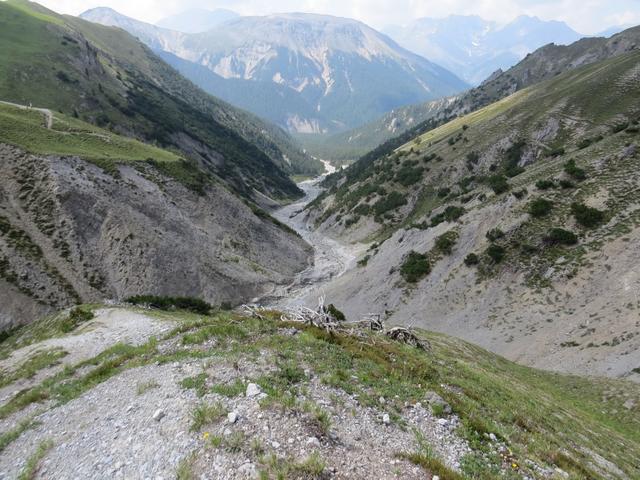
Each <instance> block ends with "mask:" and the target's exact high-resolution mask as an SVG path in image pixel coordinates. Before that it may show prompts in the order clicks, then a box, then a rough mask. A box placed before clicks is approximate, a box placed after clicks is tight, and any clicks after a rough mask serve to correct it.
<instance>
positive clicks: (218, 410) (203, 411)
mask: <svg viewBox="0 0 640 480" xmlns="http://www.w3.org/2000/svg"><path fill="white" fill-rule="evenodd" d="M226 414H227V409H226V408H225V406H224V405H222V404H221V403H220V402H215V403H204V402H203V403H201V404H200V405H198V406H197V407H196V408H195V409H194V410H193V411H192V412H191V431H192V432H197V431H200V430H201V429H202V427H204V426H205V425H208V424H210V423H213V422H215V421H217V420H219V419H220V418H222V417H223V416H225V415H226Z"/></svg>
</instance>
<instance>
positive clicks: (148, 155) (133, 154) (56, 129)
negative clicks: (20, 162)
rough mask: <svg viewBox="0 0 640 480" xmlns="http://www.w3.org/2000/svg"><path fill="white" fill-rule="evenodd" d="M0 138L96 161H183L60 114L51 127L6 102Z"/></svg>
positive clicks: (36, 115) (40, 116) (0, 107)
mask: <svg viewBox="0 0 640 480" xmlns="http://www.w3.org/2000/svg"><path fill="white" fill-rule="evenodd" d="M0 140H1V141H2V142H5V143H9V144H11V145H16V146H18V147H21V148H23V149H24V150H27V151H28V152H32V153H39V154H51V155H61V156H62V155H77V156H79V157H82V158H84V159H86V160H94V161H117V162H119V163H124V162H141V161H146V160H148V159H153V160H155V161H158V162H177V161H179V160H180V157H179V156H178V155H176V154H175V153H172V152H169V151H167V150H162V149H160V148H157V147H154V146H152V145H148V144H146V143H142V142H139V141H137V140H133V139H131V138H127V137H122V136H119V135H115V134H113V133H112V132H109V131H108V130H104V129H101V128H98V127H95V126H93V125H90V124H88V123H85V122H82V121H81V120H77V119H75V118H71V117H67V116H66V115H63V114H61V113H54V120H53V125H52V128H51V129H50V130H49V129H47V128H46V126H45V125H44V117H43V114H42V113H40V112H37V111H34V110H24V109H20V108H17V107H13V106H9V105H3V104H0Z"/></svg>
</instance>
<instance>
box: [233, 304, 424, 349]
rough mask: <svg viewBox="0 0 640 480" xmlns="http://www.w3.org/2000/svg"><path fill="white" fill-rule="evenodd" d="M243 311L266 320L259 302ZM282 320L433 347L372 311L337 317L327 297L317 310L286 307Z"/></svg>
mask: <svg viewBox="0 0 640 480" xmlns="http://www.w3.org/2000/svg"><path fill="white" fill-rule="evenodd" d="M240 310H241V312H242V313H244V314H245V315H248V316H251V317H253V318H259V319H261V320H264V319H265V317H264V315H262V313H261V312H265V311H266V310H267V309H265V308H264V307H260V306H257V305H243V306H242V307H241V308H240ZM280 320H281V321H283V322H293V323H302V324H304V325H309V326H313V327H317V328H321V329H323V330H325V331H327V332H329V333H342V334H346V335H352V336H357V337H364V336H365V334H366V332H367V331H369V332H375V333H376V334H380V335H384V336H386V337H387V338H390V339H391V340H394V341H396V342H400V343H406V344H407V345H411V346H413V347H415V348H419V349H421V350H429V349H430V345H429V343H428V342H427V341H426V340H422V339H420V338H419V337H418V336H417V335H416V334H415V333H414V332H413V331H412V330H411V329H410V328H406V327H392V328H390V329H386V328H385V326H384V322H383V321H382V319H381V317H380V315H378V314H369V315H367V316H366V317H364V318H362V319H360V320H355V321H340V320H337V319H336V318H335V317H334V316H333V315H331V313H329V311H328V309H327V308H325V307H324V298H320V300H319V302H318V308H317V309H315V310H314V309H311V308H308V307H303V306H297V307H291V308H287V309H286V310H284V311H283V312H282V315H281V317H280Z"/></svg>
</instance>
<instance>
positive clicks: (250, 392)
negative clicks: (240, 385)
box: [245, 383, 262, 397]
mask: <svg viewBox="0 0 640 480" xmlns="http://www.w3.org/2000/svg"><path fill="white" fill-rule="evenodd" d="M261 393H262V389H261V388H260V387H259V386H258V385H256V384H255V383H250V384H248V385H247V391H246V392H245V395H246V396H247V397H256V396H258V395H260V394H261Z"/></svg>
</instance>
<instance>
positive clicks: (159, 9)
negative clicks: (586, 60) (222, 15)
mask: <svg viewBox="0 0 640 480" xmlns="http://www.w3.org/2000/svg"><path fill="white" fill-rule="evenodd" d="M36 1H38V3H41V4H43V5H45V6H46V7H48V8H50V9H52V10H55V11H57V12H59V13H68V14H71V15H78V14H80V13H82V12H83V11H85V10H88V9H89V8H93V7H99V6H107V7H111V8H113V9H115V10H117V11H119V12H120V13H123V14H125V15H128V16H130V17H133V18H136V19H138V20H143V21H146V22H150V23H155V22H157V21H158V20H160V19H161V18H164V17H165V16H167V15H171V14H175V13H179V12H182V11H184V10H187V9H189V8H207V9H216V8H227V9H229V10H234V11H236V12H238V13H240V14H242V15H266V14H269V13H277V12H310V13H323V14H330V15H337V16H341V17H349V18H355V19H358V20H361V21H363V22H365V23H367V24H369V25H370V26H372V27H374V28H378V29H382V28H384V27H386V26H388V25H405V24H407V23H409V22H410V21H411V20H412V19H415V18H420V17H445V16H447V15H451V14H458V15H479V16H481V17H483V18H485V19H487V20H494V21H497V22H500V23H507V22H508V21H510V20H512V19H513V18H515V17H517V16H519V15H532V16H537V17H540V18H542V19H544V20H561V21H564V22H566V23H567V24H569V25H570V26H571V27H572V28H573V29H574V30H576V31H578V32H580V33H583V34H595V33H598V32H601V31H603V30H605V29H606V28H608V27H610V26H613V25H638V24H640V0H269V1H265V0H177V1H176V0H134V1H131V0H88V1H87V0H36Z"/></svg>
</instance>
